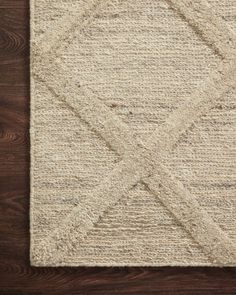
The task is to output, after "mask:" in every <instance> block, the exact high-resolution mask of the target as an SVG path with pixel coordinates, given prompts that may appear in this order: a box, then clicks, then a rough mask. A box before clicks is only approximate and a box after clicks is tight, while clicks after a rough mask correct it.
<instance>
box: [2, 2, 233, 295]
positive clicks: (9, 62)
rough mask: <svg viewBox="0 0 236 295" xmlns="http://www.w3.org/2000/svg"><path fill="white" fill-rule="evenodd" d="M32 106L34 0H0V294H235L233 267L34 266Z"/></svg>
mask: <svg viewBox="0 0 236 295" xmlns="http://www.w3.org/2000/svg"><path fill="white" fill-rule="evenodd" d="M48 1H49V0H48ZM29 105H30V95H29V3H28V0H0V295H6V294H7V295H29V294H34V295H35V294H42V295H47V294H55V295H60V294H63V295H64V294H65V295H66V294H68V295H69V294H71V295H73V294H76V295H78V294H89V295H95V294H100V295H102V294H103V295H107V294H119V295H120V294H122V295H123V294H140V295H141V294H143V295H146V294H166V295H167V294H179V295H180V294H183V295H186V294H201V295H209V294H212V295H213V294H214V295H216V294H232V295H233V294H234V295H235V294H236V268H221V269H220V268H167V267H165V268H104V267H103V268H35V267H30V265H29Z"/></svg>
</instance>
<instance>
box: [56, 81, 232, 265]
mask: <svg viewBox="0 0 236 295" xmlns="http://www.w3.org/2000/svg"><path fill="white" fill-rule="evenodd" d="M225 86H226V88H227V87H228V85H227V83H226V85H225ZM223 88H224V87H223ZM60 95H61V94H60ZM77 102H78V100H77ZM90 107H91V106H90ZM90 123H91V122H90ZM108 126H109V124H108ZM109 132H110V131H109ZM109 132H108V133H109ZM124 134H125V133H124ZM127 137H128V138H129V137H130V136H129V135H128V136H127ZM106 140H107V138H106ZM124 146H125V145H124ZM131 146H132V144H131ZM136 155H137V153H136ZM139 158H140V156H139V157H138V159H139ZM138 159H136V160H138ZM142 165H144V166H145V163H143V164H142ZM142 167H143V166H142ZM163 169H164V168H162V169H161V172H160V171H159V174H160V173H161V175H162V176H163V174H164V175H165V177H164V178H165V179H166V178H167V179H168V181H167V182H168V184H169V185H170V183H172V187H174V191H175V192H176V191H178V189H177V188H178V187H181V186H179V185H177V187H175V186H176V181H174V183H173V181H172V182H171V179H172V178H171V177H169V176H168V175H169V173H168V172H165V170H164V172H162V171H163ZM135 170H136V168H135ZM149 173H150V172H149ZM168 177H169V178H168ZM137 179H139V177H138V178H137ZM159 181H160V179H159ZM150 183H151V186H153V182H150ZM150 183H149V185H150ZM179 189H180V195H181V194H182V193H183V195H184V191H183V188H179ZM152 190H153V191H155V187H154V189H152ZM187 196H188V195H187ZM172 202H173V200H172ZM83 210H84V207H83ZM199 210H200V209H199ZM187 211H189V209H188V210H187ZM88 212H89V211H88ZM90 213H91V212H90ZM172 213H173V212H172ZM204 214H205V213H204ZM204 216H206V215H204ZM198 217H199V216H198ZM179 218H183V216H182V217H181V216H179ZM205 219H206V222H209V219H207V218H205ZM203 220H204V219H203ZM192 222H193V220H192ZM210 223H211V222H210ZM202 226H203V228H204V224H203V225H202ZM190 227H191V226H190ZM197 228H198V227H197ZM216 228H217V226H216ZM191 230H192V228H191ZM217 230H218V228H217V229H216V231H217ZM213 232H215V230H213ZM195 234H196V232H195ZM221 234H223V232H221ZM223 235H224V234H223ZM214 239H215V237H214ZM202 242H203V243H204V240H203V241H202ZM229 242H230V241H229ZM218 243H219V245H220V248H219V247H216V248H217V249H218V250H216V251H215V253H213V254H214V255H213V256H221V258H222V259H223V258H224V259H225V257H224V256H227V255H228V254H229V255H230V252H232V250H233V251H234V249H232V247H229V248H228V249H225V245H221V243H220V241H219V242H218ZM218 243H216V244H218ZM229 244H230V246H232V245H231V243H229ZM219 245H218V246H219ZM208 246H209V244H208ZM222 247H223V248H222ZM219 249H220V250H219ZM205 250H206V249H205ZM217 251H218V252H217ZM219 251H220V252H221V253H219ZM223 251H226V255H225V254H224V253H222V252H223ZM227 251H228V252H227ZM208 254H209V253H208ZM211 254H212V253H211ZM222 262H223V260H222Z"/></svg>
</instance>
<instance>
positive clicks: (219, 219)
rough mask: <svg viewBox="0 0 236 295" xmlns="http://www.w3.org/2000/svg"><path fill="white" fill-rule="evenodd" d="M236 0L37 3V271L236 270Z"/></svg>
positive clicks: (34, 18)
mask: <svg viewBox="0 0 236 295" xmlns="http://www.w3.org/2000/svg"><path fill="white" fill-rule="evenodd" d="M235 32H236V1H235V0H208V1H207V0H192V1H191V0H112V1H111V0H64V1H63V0H50V1H48V0H36V1H33V0H31V204H30V223H31V224H30V230H31V250H30V252H31V253H30V256H31V258H30V259H31V264H32V265H35V266H84V265H85V266H163V265H171V266H176V265H177V266H204V265H206V266H223V265H228V266H233V265H234V266H236V189H235V183H236V164H235V163H236V143H235V138H236V89H235V88H236V34H235Z"/></svg>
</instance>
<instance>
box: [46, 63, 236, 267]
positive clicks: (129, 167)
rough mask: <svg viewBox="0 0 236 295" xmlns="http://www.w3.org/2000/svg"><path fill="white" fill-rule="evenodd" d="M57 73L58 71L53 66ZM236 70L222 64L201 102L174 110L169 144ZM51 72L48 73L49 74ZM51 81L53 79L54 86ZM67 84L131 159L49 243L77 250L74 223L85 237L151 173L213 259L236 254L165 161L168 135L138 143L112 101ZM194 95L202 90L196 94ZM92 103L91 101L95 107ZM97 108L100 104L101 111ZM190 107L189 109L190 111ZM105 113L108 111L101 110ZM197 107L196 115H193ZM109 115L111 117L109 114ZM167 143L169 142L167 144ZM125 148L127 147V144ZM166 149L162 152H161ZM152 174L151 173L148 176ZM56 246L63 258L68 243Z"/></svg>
mask: <svg viewBox="0 0 236 295" xmlns="http://www.w3.org/2000/svg"><path fill="white" fill-rule="evenodd" d="M58 66H59V65H58ZM225 67H226V66H225ZM225 72H227V73H228V75H227V77H225V76H226V75H224V74H222V73H225ZM53 73H55V72H54V71H53ZM53 73H51V75H50V77H53ZM235 75H236V71H235V64H234V65H233V66H232V65H231V64H230V65H228V64H227V67H226V68H224V69H222V71H218V76H217V75H216V74H215V75H214V79H212V80H211V79H210V80H209V82H208V84H207V86H205V88H206V90H204V89H203V90H201V91H202V93H198V96H197V97H199V100H195V103H194V104H192V105H191V106H189V105H186V106H185V110H186V111H185V112H184V113H185V115H186V116H184V120H183V119H182V112H181V110H183V109H184V108H182V107H180V108H179V109H178V110H177V111H176V112H174V114H171V115H170V118H169V120H168V121H167V122H172V119H176V122H177V125H176V126H177V128H176V129H173V128H172V129H171V132H170V133H169V134H170V137H169V139H168V140H167V141H166V142H167V143H168V145H169V147H171V146H172V145H173V144H174V143H176V140H178V135H179V133H182V132H183V131H184V129H185V127H186V128H187V127H188V126H189V125H191V123H192V122H193V121H194V120H195V119H196V117H197V115H196V114H198V115H199V114H201V113H202V112H204V110H207V109H208V107H209V105H211V103H213V99H212V95H213V96H214V99H216V100H217V98H219V97H221V95H222V94H223V93H225V91H227V89H228V87H232V86H233V84H234V83H233V82H234V80H235V78H236V77H235ZM48 76H49V75H46V77H48ZM227 78H228V79H227ZM50 81H51V80H50V79H47V80H46V81H45V83H46V84H47V83H50ZM71 83H72V84H74V83H73V81H71ZM51 85H55V84H54V82H53V80H52V81H51ZM51 85H49V87H50V86H51ZM67 87H69V88H67ZM67 87H61V88H58V87H57V88H56V89H57V93H56V95H57V96H58V97H60V98H62V99H63V97H65V96H66V97H65V100H66V102H67V103H69V105H72V106H73V109H74V111H75V112H76V113H77V114H79V115H80V117H82V119H83V120H85V121H87V122H88V123H89V124H90V126H91V125H92V127H93V129H95V130H99V133H100V134H101V136H102V137H103V138H104V139H105V140H106V141H108V142H109V144H110V145H112V146H113V148H114V149H116V148H117V143H116V142H117V139H119V138H120V146H121V147H122V148H121V151H122V152H123V153H125V159H126V161H124V160H123V161H122V162H121V163H120V164H119V165H117V167H115V169H114V170H113V171H112V173H111V175H109V176H108V177H107V178H106V179H105V180H104V181H103V182H102V184H101V185H100V186H99V187H97V188H96V189H95V190H93V191H92V192H91V194H90V196H89V198H88V199H87V202H88V203H83V204H80V205H79V206H78V207H75V209H74V210H73V211H72V212H71V214H70V215H68V218H66V220H64V223H63V224H62V225H61V226H60V228H59V229H58V230H56V232H54V233H52V234H50V235H49V237H48V239H47V243H49V240H52V242H53V241H54V246H57V247H58V243H55V240H57V242H59V241H60V244H61V245H63V244H64V245H66V247H67V249H70V250H71V251H72V249H73V245H74V244H75V243H76V240H75V241H72V240H71V235H70V230H68V229H73V228H74V227H75V225H77V226H78V227H77V231H78V234H80V237H84V236H85V235H86V234H87V233H88V231H90V230H91V229H92V228H93V226H94V224H95V223H97V222H98V220H99V218H100V216H101V215H102V214H103V213H104V212H105V211H106V210H107V209H108V208H110V207H111V206H113V205H114V204H116V203H117V202H118V200H119V199H120V198H121V197H122V196H123V194H124V192H125V191H127V190H129V189H130V188H131V187H132V186H133V185H135V184H136V183H137V182H138V181H140V180H141V179H143V178H145V179H143V182H144V183H146V184H147V186H148V187H149V189H150V190H151V191H152V192H155V195H158V197H159V199H160V200H161V201H162V202H163V204H164V205H165V206H166V207H167V208H168V209H169V210H170V211H171V212H172V214H173V215H174V216H175V217H176V218H177V219H178V220H179V221H180V222H181V224H182V225H184V227H185V229H187V231H188V232H189V233H190V234H191V236H192V237H193V238H194V239H195V240H197V241H198V243H199V244H201V245H202V246H203V247H204V250H205V252H206V253H207V254H208V255H210V256H211V257H213V259H215V258H216V257H217V259H218V260H220V261H218V262H221V263H227V261H229V260H230V259H232V257H231V256H232V255H233V253H236V252H235V251H236V248H235V246H234V245H233V244H232V242H231V241H230V240H229V238H228V237H227V236H226V234H225V233H223V231H222V230H221V229H220V228H219V227H218V226H217V225H216V224H214V222H213V221H212V219H211V218H210V217H209V216H208V214H207V213H206V212H204V211H203V210H202V209H201V208H200V206H199V205H198V203H197V202H196V201H195V200H194V198H193V197H192V196H191V194H190V193H189V192H188V191H187V190H186V189H185V188H184V187H183V186H182V184H181V183H180V182H179V181H177V180H176V179H174V178H173V177H172V176H171V175H170V173H169V172H168V171H166V169H165V168H164V167H163V166H162V164H161V155H162V154H163V153H164V150H163V149H161V146H163V145H162V144H161V142H162V140H161V138H160V136H158V137H153V136H152V137H151V140H150V141H149V142H148V144H146V145H144V144H142V143H137V142H136V141H135V140H134V139H133V134H132V133H131V132H129V130H128V128H126V129H123V128H122V127H123V126H125V124H124V123H123V122H120V120H119V119H118V118H116V116H114V114H113V113H112V112H111V111H110V110H109V108H108V107H106V106H104V105H102V104H101V103H100V102H99V101H97V99H96V98H94V97H90V100H89V102H88V100H87V99H86V100H84V101H83V100H80V99H78V92H77V91H75V92H74V95H73V92H71V91H70V92H69V89H71V87H70V85H67ZM58 89H63V90H62V92H60V91H59V92H58ZM207 90H208V92H207ZM209 90H210V91H209ZM213 90H214V91H213ZM66 93H70V95H69V96H68V95H66ZM209 94H210V95H209ZM86 97H87V96H86ZM193 97H196V96H195V95H194V96H193ZM99 104H100V105H99ZM88 105H89V106H90V107H89V108H88ZM98 106H99V107H98ZM101 108H102V109H101ZM97 110H99V112H98V111H97ZM187 111H189V113H188V112H187ZM101 113H102V116H100V114H101ZM193 113H194V114H195V116H192V114H193ZM178 114H179V115H178ZM94 118H96V119H94ZM106 118H109V119H108V120H107V119H106ZM91 119H92V121H91ZM99 119H100V120H99ZM104 120H105V122H106V123H104ZM101 122H103V123H101ZM178 122H179V123H178ZM107 123H108V124H107ZM119 123H121V124H119ZM182 125H183V126H182ZM180 127H181V128H180ZM168 130H170V126H169V124H168V123H167V125H164V126H163V127H162V132H161V133H162V134H163V133H164V134H168ZM107 134H108V137H107ZM155 134H158V131H156V132H155ZM122 139H123V140H122ZM126 139H128V140H126ZM114 143H115V145H114ZM118 143H119V140H118ZM164 146H166V144H165V145H164ZM141 147H144V148H141ZM150 147H152V148H154V150H155V152H153V151H152V149H150ZM124 148H125V150H123V149H124ZM158 150H159V152H158ZM160 150H161V155H159V153H160ZM153 165H154V167H153ZM124 175H125V178H124ZM149 175H151V176H150V177H148V176H149ZM124 180H125V181H124ZM159 184H161V187H159ZM160 191H162V194H160V193H159V192H160ZM176 194H177V196H178V197H177V198H176V199H177V200H178V202H176V200H175V199H174V198H171V197H169V198H168V196H170V195H171V196H173V195H176ZM101 199H102V201H103V202H102V203H101V202H100V200H101ZM85 202H86V201H85ZM97 202H99V203H97ZM190 209H191V210H190ZM66 233H67V234H66ZM72 236H73V235H72ZM62 241H63V242H62ZM68 241H70V245H69V244H68ZM45 242H46V241H44V243H45ZM45 245H46V244H45ZM212 245H214V247H212ZM52 249H53V245H51V247H49V250H52ZM56 250H57V253H58V258H60V255H59V251H60V250H61V251H62V252H61V255H63V249H59V248H58V249H55V251H56ZM209 252H210V253H209ZM45 255H49V254H48V253H47V254H46V252H45ZM41 258H42V257H41ZM48 258H49V256H47V257H46V256H45V259H48Z"/></svg>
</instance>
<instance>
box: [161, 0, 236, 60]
mask: <svg viewBox="0 0 236 295" xmlns="http://www.w3.org/2000/svg"><path fill="white" fill-rule="evenodd" d="M166 2H167V3H169V5H170V6H171V7H172V8H173V9H175V10H176V11H177V12H178V13H179V14H180V15H181V16H183V17H184V18H185V19H186V20H187V21H188V23H189V24H190V25H191V26H192V27H193V29H194V30H195V31H196V32H197V33H199V34H200V35H201V37H202V39H204V40H205V42H206V43H207V44H208V45H209V46H210V47H213V49H214V50H215V52H216V53H218V54H219V55H221V56H222V57H223V58H227V59H231V58H234V57H235V50H236V35H235V34H234V32H233V31H231V30H230V28H229V27H227V25H226V23H225V21H224V20H223V19H222V18H221V17H220V14H219V13H218V11H217V10H216V8H214V10H212V8H211V7H210V6H209V4H208V3H207V2H206V1H205V0H166Z"/></svg>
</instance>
